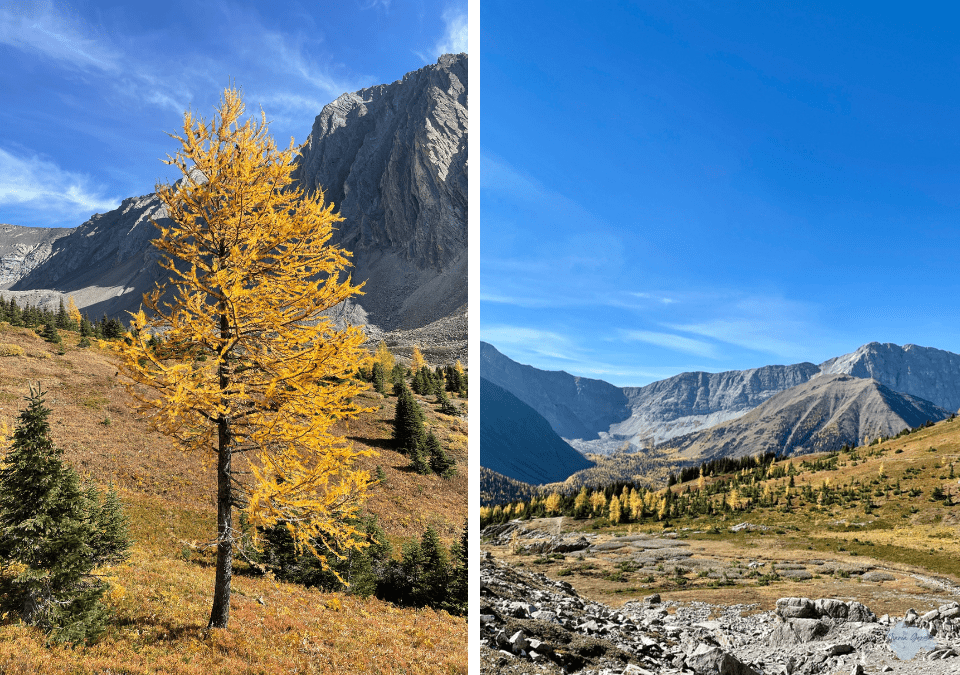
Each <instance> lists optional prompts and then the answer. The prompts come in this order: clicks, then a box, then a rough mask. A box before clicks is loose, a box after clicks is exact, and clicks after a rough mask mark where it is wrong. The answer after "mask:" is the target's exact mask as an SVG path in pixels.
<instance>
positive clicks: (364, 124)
mask: <svg viewBox="0 0 960 675" xmlns="http://www.w3.org/2000/svg"><path fill="white" fill-rule="evenodd" d="M466 106H467V56H466V54H460V55H446V56H443V57H441V58H440V59H439V61H438V62H437V63H436V64H434V65H431V66H427V67H425V68H421V69H420V70H417V71H415V72H412V73H408V74H407V75H405V76H404V77H403V79H401V80H398V81H397V82H394V83H392V84H385V85H380V86H376V87H371V88H369V89H363V90H361V91H358V92H355V93H352V94H344V95H343V96H341V97H340V98H338V99H337V100H336V101H334V102H333V103H330V104H329V105H327V106H325V107H324V109H323V110H322V111H321V113H320V115H319V116H318V117H317V119H316V122H315V123H314V126H313V131H312V133H311V134H310V137H309V139H308V141H307V143H306V145H305V146H304V148H303V149H302V153H303V154H302V160H301V163H300V166H299V167H298V169H297V172H296V174H297V176H298V177H299V179H300V180H301V181H303V183H304V185H305V187H306V188H307V189H308V190H309V191H313V190H315V189H317V188H318V187H322V188H323V189H324V190H325V197H326V200H327V201H331V200H332V201H333V202H334V204H335V206H336V208H337V210H338V211H339V212H340V214H341V215H342V216H343V217H344V218H345V220H344V221H343V222H342V223H340V226H339V227H340V230H339V239H338V242H337V243H339V244H341V245H343V246H344V247H345V248H347V249H348V250H351V251H352V252H353V254H354V257H353V262H354V264H355V268H354V271H353V278H354V281H366V286H365V288H364V291H365V295H363V296H360V297H359V298H358V299H357V301H356V303H355V304H351V305H350V306H349V307H344V308H338V309H337V311H336V312H334V314H335V315H336V316H337V317H339V318H342V319H344V320H348V321H350V322H352V323H356V324H360V323H370V324H374V325H375V327H377V328H382V329H395V328H407V329H409V328H417V327H421V326H427V325H430V324H436V323H437V322H438V321H440V320H442V319H446V318H448V317H456V318H457V320H456V321H452V322H451V321H448V322H445V323H444V324H443V325H447V324H449V325H452V326H460V325H461V324H463V325H465V321H461V320H460V319H461V318H462V317H463V316H464V315H465V312H466V302H467V278H466V245H467V160H466V152H467V150H466V149H467V107H466ZM163 215H164V214H163V212H162V208H161V205H160V203H159V201H158V199H157V197H156V195H153V194H150V195H146V196H143V197H132V198H129V199H125V200H124V201H123V203H122V204H121V205H120V207H119V208H117V209H115V210H114V211H111V212H109V213H106V214H97V215H94V216H93V217H92V218H90V220H88V221H87V222H85V223H83V224H82V225H80V226H79V227H77V228H73V229H72V230H57V231H54V230H49V231H46V232H37V231H38V230H41V229H42V228H16V227H11V226H0V275H2V279H0V289H10V290H12V291H16V295H17V296H18V297H22V298H24V299H25V300H26V301H28V302H32V303H37V302H51V303H56V302H57V300H58V299H60V298H63V297H66V296H67V295H72V296H73V297H74V301H75V302H76V304H77V306H78V307H80V308H81V309H82V310H83V311H85V312H87V313H88V314H89V315H90V316H92V317H97V316H100V315H101V314H104V313H106V314H108V315H118V316H124V312H126V311H132V310H136V309H137V308H138V307H139V306H140V303H141V299H142V295H143V293H144V292H145V291H147V290H149V289H152V288H153V287H154V283H155V282H156V281H157V280H159V279H161V278H163V279H165V278H166V276H167V275H166V273H165V271H164V270H162V268H161V267H160V266H159V264H158V260H159V254H158V252H157V251H156V249H154V248H153V246H152V245H151V244H150V241H151V239H153V238H155V237H156V236H157V230H156V228H154V226H153V225H152V224H151V222H150V221H151V219H162V218H163ZM8 295H10V293H8ZM461 332H462V335H459V340H460V341H461V342H465V341H466V333H465V329H464V330H463V331H461Z"/></svg>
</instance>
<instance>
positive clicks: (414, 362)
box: [410, 347, 427, 373]
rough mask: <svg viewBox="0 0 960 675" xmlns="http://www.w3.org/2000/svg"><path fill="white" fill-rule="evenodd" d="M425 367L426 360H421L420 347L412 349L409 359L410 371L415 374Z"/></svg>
mask: <svg viewBox="0 0 960 675" xmlns="http://www.w3.org/2000/svg"><path fill="white" fill-rule="evenodd" d="M425 365H427V360H426V359H425V358H423V353H422V352H421V351H420V347H414V348H413V355H412V356H411V357H410V370H412V371H413V372H414V373H416V372H417V371H418V370H420V369H421V368H423V367H424V366H425Z"/></svg>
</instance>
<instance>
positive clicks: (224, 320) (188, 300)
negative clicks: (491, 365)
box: [117, 89, 372, 628]
mask: <svg viewBox="0 0 960 675" xmlns="http://www.w3.org/2000/svg"><path fill="white" fill-rule="evenodd" d="M243 112H244V105H243V102H242V100H241V95H240V92H239V91H237V90H235V89H227V90H225V91H224V93H223V97H222V99H221V102H220V106H219V107H218V109H217V111H216V114H215V116H214V118H213V120H212V121H210V122H209V123H206V122H204V120H203V119H202V118H199V119H197V120H196V121H194V119H193V116H192V115H191V113H190V112H189V111H188V112H186V113H185V114H184V120H183V136H182V137H181V136H175V135H173V134H171V137H172V138H175V139H176V140H178V141H179V142H180V144H181V146H182V147H181V148H180V150H178V151H177V154H176V156H175V157H169V156H168V160H167V161H166V163H167V164H171V165H173V166H176V167H177V168H178V169H179V170H180V171H181V172H182V173H183V178H182V179H181V180H180V181H178V182H177V183H176V184H175V185H169V184H160V185H158V186H157V196H158V197H159V198H160V200H161V202H162V203H163V205H164V207H165V208H166V213H167V216H168V217H169V218H170V219H171V221H172V225H170V226H168V227H161V228H160V236H159V238H158V239H155V240H154V242H153V244H154V246H156V247H157V249H159V250H160V251H161V253H162V254H163V258H162V261H161V264H162V265H163V266H164V268H165V269H166V270H168V271H169V272H170V277H169V280H168V281H167V283H166V284H164V285H162V286H158V287H157V288H156V289H155V290H153V291H152V292H151V293H147V294H145V295H144V304H145V305H146V306H147V308H148V309H149V310H150V313H149V314H146V313H145V312H144V311H143V309H141V310H140V311H139V312H138V313H137V314H135V315H133V321H132V325H131V330H130V332H128V333H127V335H126V340H123V341H120V342H119V343H118V344H117V351H118V352H119V354H120V356H121V361H122V365H121V372H122V373H123V374H124V375H125V376H126V377H127V378H129V380H128V386H129V388H130V391H131V392H132V393H134V395H135V396H137V398H138V400H139V403H140V410H141V412H144V413H146V414H147V415H148V416H149V417H150V419H151V421H152V423H153V425H154V426H155V427H156V428H157V429H158V430H159V431H161V432H162V433H164V434H166V435H168V436H170V437H172V438H174V439H176V440H177V441H179V443H180V445H181V446H182V447H183V448H184V449H186V450H189V451H194V452H200V453H208V454H209V456H211V458H212V457H215V458H216V463H217V469H216V471H217V540H216V545H217V565H216V582H215V587H214V598H213V608H212V610H211V614H210V622H209V626H210V627H214V628H223V627H226V625H227V622H228V620H229V616H230V581H231V576H232V570H233V567H232V565H233V562H232V561H233V552H234V546H235V545H236V544H237V543H238V542H239V541H240V536H239V532H238V531H237V529H235V528H234V524H233V523H234V519H233V510H234V508H243V509H244V510H245V511H246V513H247V516H248V518H249V523H250V525H251V526H252V530H253V532H254V534H255V535H256V533H257V532H258V531H259V529H258V528H265V527H270V526H273V525H276V524H282V525H283V526H285V527H286V528H287V529H288V530H289V531H290V533H291V535H292V536H293V539H294V542H295V544H296V547H297V549H298V550H299V551H302V550H304V549H306V550H310V551H312V552H313V553H314V554H316V555H319V553H318V552H317V549H316V548H315V546H314V543H313V542H317V541H319V542H322V543H323V544H325V545H326V546H327V548H328V549H330V550H344V549H350V548H359V547H362V546H364V545H365V543H364V542H363V540H362V534H361V533H360V532H358V531H357V530H356V529H355V528H354V527H352V526H351V525H349V524H348V523H349V519H350V518H351V517H352V516H354V515H355V514H356V513H357V512H358V511H359V508H360V506H361V504H362V501H363V498H364V496H365V492H366V490H367V488H368V487H369V486H370V485H371V481H370V476H369V474H368V473H367V472H366V471H362V470H358V469H356V468H354V460H355V459H356V458H357V457H358V456H360V455H363V454H372V453H370V452H369V451H361V450H357V449H356V448H354V447H352V446H351V445H350V444H349V443H347V442H346V439H344V438H343V437H341V436H340V435H338V434H337V433H335V432H334V430H333V427H334V424H335V423H336V422H338V421H339V420H344V419H349V418H350V417H353V416H355V415H357V414H359V413H360V412H362V411H363V409H362V408H361V406H360V405H359V404H358V403H357V402H356V399H355V397H356V395H357V394H359V393H360V391H361V390H363V389H365V388H366V385H365V384H362V383H360V382H359V381H358V380H356V379H355V378H353V377H352V375H353V374H354V373H355V371H356V367H357V364H358V363H360V362H362V360H363V358H364V351H363V349H362V347H361V344H362V343H363V341H364V335H363V333H362V332H361V331H360V329H359V328H356V327H348V328H346V329H343V330H338V329H336V328H335V327H334V326H333V325H332V324H331V322H330V321H329V320H328V319H327V318H325V317H324V316H322V313H323V312H324V311H325V310H327V309H329V308H331V307H333V306H334V305H336V304H338V303H340V302H342V301H343V300H345V299H347V298H349V297H351V296H353V295H354V294H356V293H358V292H359V290H360V287H359V286H355V285H354V284H353V283H352V281H351V278H350V277H349V276H348V275H347V274H346V270H347V268H348V267H349V265H350V262H349V256H350V254H349V253H348V252H346V251H344V250H342V249H340V248H338V247H336V246H334V245H332V244H331V243H330V239H331V236H332V232H333V226H334V225H335V224H336V223H337V222H338V221H340V220H342V218H340V217H339V216H338V215H336V214H335V213H334V211H333V205H332V204H329V205H326V204H324V201H323V193H322V192H321V191H320V190H318V191H317V192H316V193H315V194H314V195H312V196H309V195H306V194H305V193H304V192H303V190H302V188H301V187H300V186H299V185H298V184H296V183H295V182H294V180H293V177H292V175H291V174H292V171H293V168H294V166H293V163H292V160H293V158H294V154H295V149H294V146H293V141H292V140H291V143H290V146H289V148H287V149H286V150H283V151H279V150H278V149H277V146H276V144H275V143H274V141H273V139H272V138H271V137H270V136H269V134H268V133H267V121H266V117H265V116H264V115H263V113H262V111H261V119H260V120H259V122H258V123H254V122H253V121H252V120H250V119H247V120H246V121H245V122H243V123H241V117H242V115H243ZM151 334H153V335H157V336H159V339H160V340H161V341H162V346H163V348H162V349H155V348H152V347H151V346H150V344H149V340H150V336H151ZM139 385H146V389H144V388H143V387H142V386H139ZM235 457H236V458H237V460H238V461H239V462H242V466H238V465H235V463H234V459H235ZM241 469H242V470H241ZM320 557H321V561H322V562H324V563H325V561H324V560H323V558H322V556H320Z"/></svg>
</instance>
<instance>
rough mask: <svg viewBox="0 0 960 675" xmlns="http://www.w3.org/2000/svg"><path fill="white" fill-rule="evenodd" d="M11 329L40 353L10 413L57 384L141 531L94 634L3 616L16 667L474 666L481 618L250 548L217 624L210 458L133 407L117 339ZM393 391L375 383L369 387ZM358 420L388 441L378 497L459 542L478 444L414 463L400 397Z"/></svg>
mask: <svg viewBox="0 0 960 675" xmlns="http://www.w3.org/2000/svg"><path fill="white" fill-rule="evenodd" d="M0 335H2V337H3V341H4V342H7V343H12V344H14V345H17V346H20V347H21V348H23V350H24V354H23V355H20V356H12V357H10V358H5V359H4V360H3V363H2V366H0V426H2V424H4V423H6V424H7V427H8V428H12V427H13V425H14V424H15V421H16V417H17V415H18V414H19V411H20V410H21V409H22V407H23V405H24V404H25V402H24V400H23V397H24V396H26V395H27V393H28V388H29V386H30V384H34V385H35V383H36V382H37V381H40V382H41V383H42V386H43V388H44V390H45V391H47V395H46V403H47V406H48V407H50V408H51V409H52V414H51V416H50V423H51V434H52V436H53V438H54V440H55V442H56V443H57V444H58V445H59V446H60V447H62V448H64V450H65V458H66V460H67V461H68V462H70V463H71V464H72V465H73V466H74V467H75V468H76V469H77V470H78V471H79V472H80V473H81V475H83V476H84V477H85V478H87V479H88V480H93V481H94V482H96V483H98V484H101V485H104V486H105V485H107V484H108V483H112V484H114V485H115V486H117V488H118V489H119V492H120V496H121V499H122V501H123V504H124V510H125V512H126V513H127V515H128V516H129V518H130V526H131V535H132V536H133V538H134V539H135V540H136V543H135V545H134V547H133V549H132V556H131V560H130V561H129V562H128V563H127V564H124V565H122V566H118V567H115V568H113V569H110V570H105V571H104V573H105V574H108V575H109V576H110V578H111V583H112V584H113V590H112V594H111V596H110V599H109V600H108V603H109V604H110V605H111V606H112V607H113V610H114V612H113V618H112V620H111V622H110V625H109V627H108V629H107V631H106V633H105V634H104V635H103V637H102V638H101V639H100V641H99V642H98V643H97V644H95V645H93V646H91V647H87V648H77V649H72V648H69V647H64V646H49V647H48V646H46V645H45V636H44V635H43V634H42V633H41V632H40V631H38V630H37V629H34V628H31V627H28V626H24V625H22V624H21V623H20V622H19V621H17V620H16V619H15V618H11V617H6V618H5V623H3V624H2V625H0V673H4V674H6V673H11V674H14V673H108V672H109V673H117V674H118V673H184V674H187V673H191V674H192V673H196V674H200V673H202V674H203V675H207V674H212V673H279V672H286V673H291V672H295V673H411V674H413V673H466V672H467V624H466V619H465V618H463V617H452V616H450V615H448V614H447V613H446V612H436V611H434V610H431V609H423V610H412V609H399V608H397V607H394V606H393V605H390V604H389V603H384V602H381V601H379V600H376V599H367V600H364V599H360V598H355V597H353V596H349V595H344V594H342V593H322V592H319V591H317V590H315V589H306V588H303V587H300V586H297V585H295V584H287V583H281V582H276V581H275V580H273V579H272V578H269V577H263V576H255V575H254V574H252V573H251V572H250V570H249V569H248V568H247V566H246V565H244V564H242V563H238V564H237V565H236V567H235V575H234V578H233V584H232V589H233V597H232V603H231V619H230V627H229V628H228V629H226V630H216V631H207V630H206V628H205V627H206V623H207V619H208V617H209V612H210V606H211V604H212V594H213V579H214V568H213V555H212V551H210V550H207V549H202V548H201V549H193V548H191V547H190V546H189V545H188V543H195V542H203V541H209V540H211V539H213V536H214V531H215V517H216V516H215V509H214V499H213V495H214V491H213V487H214V475H213V467H212V465H211V463H210V458H201V457H197V456H195V455H190V454H185V453H183V452H181V451H180V450H179V449H177V448H176V447H175V446H174V445H172V444H171V442H170V441H169V440H168V439H166V438H165V437H163V436H161V435H159V434H157V433H155V432H153V431H151V430H150V429H149V428H148V427H147V426H146V425H145V424H144V422H143V420H141V419H140V418H138V417H137V415H136V414H135V413H133V412H132V410H131V400H130V398H129V397H128V395H127V393H126V391H125V389H124V388H123V387H122V386H121V385H120V383H119V382H118V380H117V377H116V372H117V369H116V366H115V363H114V361H113V357H112V355H111V354H110V353H109V352H108V351H107V350H100V349H98V348H97V347H90V348H87V349H78V348H76V346H75V345H76V343H77V340H78V336H76V335H74V334H70V333H63V336H64V344H65V347H66V354H64V355H62V356H61V355H58V354H57V351H58V349H59V348H58V347H57V346H55V345H49V344H47V343H45V342H43V341H42V340H40V339H39V338H38V337H37V336H36V335H34V334H33V333H32V332H31V331H29V330H26V329H18V328H12V327H10V326H5V325H0ZM366 395H367V396H370V397H371V398H377V399H379V398H380V397H379V395H377V394H375V393H372V392H371V393H369V394H366ZM427 400H428V401H431V402H430V403H425V404H424V408H427V409H428V410H426V412H427V418H428V423H429V424H432V425H433V426H434V428H435V430H436V431H437V432H438V435H440V437H441V438H442V439H447V438H449V437H450V436H453V435H455V434H463V435H465V434H466V421H465V420H462V419H458V418H450V417H446V416H443V415H438V414H437V413H436V412H435V411H434V410H433V408H434V407H435V406H433V405H432V397H431V398H430V399H427ZM378 402H380V403H384V405H383V406H381V409H380V410H379V411H378V412H377V413H375V414H373V415H371V416H368V417H365V418H362V419H359V420H354V421H353V422H352V423H351V425H350V426H349V428H346V429H345V430H344V433H345V434H346V435H348V436H349V437H351V439H352V440H353V442H354V443H357V444H360V445H364V446H366V447H372V448H374V449H376V450H377V451H378V452H379V453H380V456H379V457H377V458H367V459H366V460H365V462H366V463H365V464H364V466H365V467H366V468H369V469H371V470H373V469H374V467H375V466H376V465H378V464H379V465H380V466H382V467H383V469H384V472H385V473H386V475H387V485H386V486H384V487H378V488H376V489H375V490H374V491H373V493H372V495H371V499H370V501H369V502H368V510H369V511H370V512H372V513H377V514H378V515H379V516H380V519H381V523H382V524H383V525H384V528H385V530H386V531H387V534H388V535H389V536H390V537H391V539H393V540H395V541H398V542H399V541H401V540H404V539H407V538H411V537H416V538H419V536H420V534H421V533H422V530H423V527H424V526H425V525H426V524H433V525H435V526H436V527H437V528H438V531H439V532H440V533H441V536H442V537H443V538H444V539H446V540H447V542H448V543H449V542H450V541H452V540H453V539H454V538H455V537H456V536H457V535H458V534H459V529H460V527H462V524H463V522H464V519H465V518H466V512H467V505H466V492H467V491H466V485H467V482H466V481H467V478H466V448H465V447H464V448H463V449H462V450H456V449H455V450H454V451H453V452H452V454H453V455H454V456H455V457H456V458H457V460H458V476H457V477H455V478H453V479H450V480H444V479H441V478H439V477H436V476H419V475H417V474H416V473H413V472H410V471H408V470H407V469H406V465H407V464H408V463H409V462H408V460H407V459H406V458H405V457H403V456H402V455H399V454H398V453H396V452H394V451H393V450H392V449H391V447H392V446H391V444H390V442H389V438H390V433H391V431H392V424H391V422H392V420H393V398H392V397H389V398H388V399H387V401H378Z"/></svg>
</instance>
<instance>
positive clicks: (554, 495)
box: [543, 492, 562, 515]
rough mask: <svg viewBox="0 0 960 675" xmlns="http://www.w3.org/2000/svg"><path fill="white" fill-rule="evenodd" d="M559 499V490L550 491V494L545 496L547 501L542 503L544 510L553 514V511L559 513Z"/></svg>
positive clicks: (560, 498)
mask: <svg viewBox="0 0 960 675" xmlns="http://www.w3.org/2000/svg"><path fill="white" fill-rule="evenodd" d="M561 500H562V497H561V496H560V493H559V492H551V493H550V495H549V496H548V497H547V501H545V502H544V504H543V508H544V510H545V511H546V512H547V513H548V514H550V515H553V514H554V513H559V512H560V502H561Z"/></svg>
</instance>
